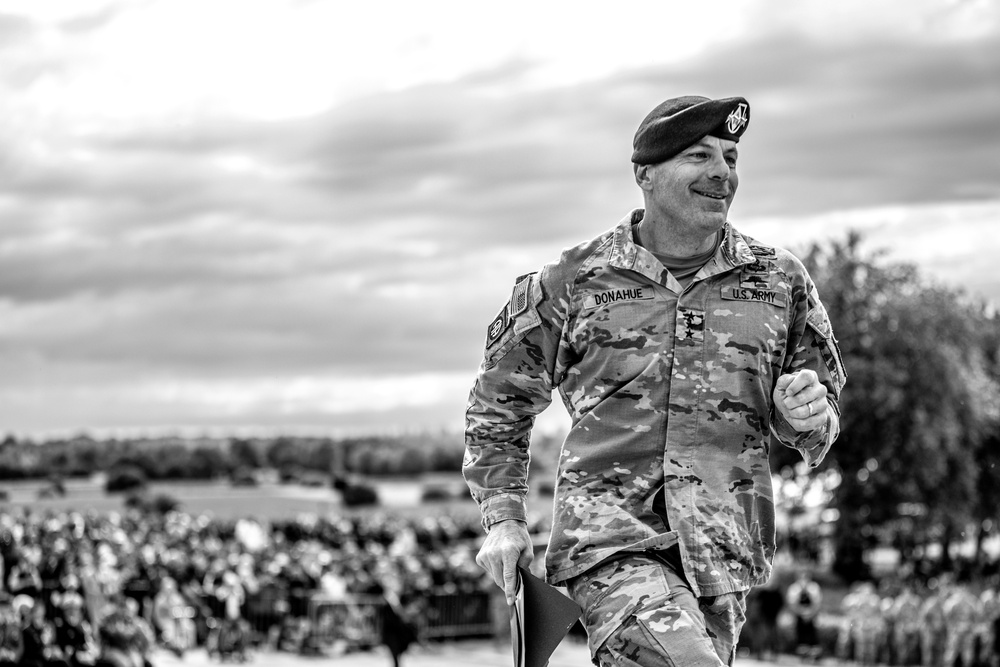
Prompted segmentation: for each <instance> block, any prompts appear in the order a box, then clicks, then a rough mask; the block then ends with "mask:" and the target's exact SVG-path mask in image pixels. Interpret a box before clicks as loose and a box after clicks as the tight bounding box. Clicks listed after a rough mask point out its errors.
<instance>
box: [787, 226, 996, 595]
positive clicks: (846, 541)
mask: <svg viewBox="0 0 1000 667" xmlns="http://www.w3.org/2000/svg"><path fill="white" fill-rule="evenodd" d="M860 243H861V237H860V236H859V235H858V234H856V233H851V234H849V235H848V237H847V239H846V241H844V242H833V243H831V244H830V245H829V246H828V247H819V246H814V247H813V248H812V250H811V251H810V253H809V254H808V255H807V257H806V259H805V263H806V265H807V267H808V268H809V271H810V273H811V275H812V276H813V279H814V280H815V282H816V284H817V287H818V289H819V291H820V295H821V298H822V299H823V302H824V304H825V305H826V307H827V309H828V311H829V313H830V318H831V320H832V322H833V326H834V331H835V333H836V335H837V337H838V339H839V342H840V347H841V351H842V353H843V356H844V361H845V366H846V367H847V371H848V374H849V380H848V384H847V387H846V388H845V390H844V394H843V396H842V397H841V403H840V406H841V411H842V413H843V418H842V421H841V429H842V430H841V435H840V438H839V440H838V441H837V443H836V444H835V445H834V448H833V450H832V451H831V453H830V455H829V457H828V459H827V462H826V463H825V464H824V465H826V466H832V467H835V468H836V469H837V470H838V472H839V473H840V477H841V484H840V485H839V487H837V488H836V489H835V490H834V492H833V500H832V504H833V506H834V507H835V508H836V509H837V510H838V511H839V513H840V520H839V521H838V525H837V530H836V534H835V540H836V545H835V546H836V566H835V567H836V569H837V570H838V572H839V573H840V574H842V575H844V576H845V577H847V578H848V579H856V578H859V577H863V576H865V575H866V574H867V573H866V570H865V566H864V559H863V554H864V551H865V549H866V548H868V547H870V546H871V545H873V544H874V543H875V542H876V541H877V540H878V539H879V537H880V536H884V535H885V533H886V531H888V532H893V531H898V530H899V529H900V527H901V526H904V525H911V526H914V528H913V532H914V534H912V535H908V536H907V538H908V540H909V542H908V543H906V541H905V540H904V543H901V544H902V546H904V547H905V546H907V544H909V546H915V545H917V544H921V543H924V542H926V541H928V540H932V539H933V540H940V541H941V542H942V543H943V544H944V546H945V547H947V545H948V544H949V543H950V542H951V541H952V540H953V539H954V538H955V537H957V536H958V535H960V534H961V532H962V531H963V530H964V529H965V527H966V526H967V525H968V524H969V522H970V521H972V520H973V518H974V516H975V509H976V504H977V501H976V499H977V485H978V484H980V475H979V471H978V462H977V459H976V456H975V454H976V452H977V451H978V450H979V448H980V443H981V442H982V441H983V439H984V438H985V437H986V436H987V434H988V432H989V429H990V423H991V419H990V414H989V412H990V406H994V405H997V404H1000V389H998V382H997V377H996V376H995V375H994V376H992V377H990V376H989V374H988V373H986V372H984V368H986V367H987V366H988V364H987V360H988V359H987V357H988V353H987V340H986V337H985V336H984V331H985V330H986V329H985V328H984V322H986V319H987V318H986V313H985V311H984V310H983V309H982V308H981V307H977V306H975V305H974V304H971V303H970V302H969V300H968V299H966V298H965V297H964V296H963V294H962V293H961V292H959V291H957V290H953V289H948V288H944V287H941V286H936V285H930V284H928V283H927V282H926V281H924V280H923V279H922V278H921V276H920V275H919V274H918V272H917V271H916V269H915V268H914V267H912V266H910V265H906V264H897V263H889V262H886V261H884V257H883V255H881V254H879V253H875V254H868V255H866V254H863V253H862V251H861V248H860ZM783 449H785V448H776V451H775V452H774V463H775V465H776V467H778V468H780V467H781V466H787V465H791V464H792V462H793V461H794V460H795V457H797V455H796V454H795V453H794V452H789V451H779V450H783ZM994 481H995V480H994ZM903 508H911V509H912V508H917V514H921V515H922V519H921V520H920V521H919V522H917V523H916V524H914V522H913V521H912V516H910V517H909V519H911V521H910V522H909V524H907V523H906V519H907V518H908V517H907V515H906V514H905V513H904V512H903V511H902V510H903ZM892 537H896V535H892ZM946 552H947V549H946Z"/></svg>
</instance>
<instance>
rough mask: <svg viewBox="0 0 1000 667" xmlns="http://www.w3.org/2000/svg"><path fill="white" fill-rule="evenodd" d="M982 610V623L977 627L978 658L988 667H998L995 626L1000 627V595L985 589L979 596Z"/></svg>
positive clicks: (998, 658) (999, 663) (990, 589)
mask: <svg viewBox="0 0 1000 667" xmlns="http://www.w3.org/2000/svg"><path fill="white" fill-rule="evenodd" d="M979 603H980V605H982V608H983V616H982V621H981V623H980V627H979V632H978V635H979V638H980V644H979V645H980V647H981V648H982V653H981V655H980V658H981V660H982V663H983V664H984V665H988V667H998V665H1000V656H998V655H997V626H998V625H1000V595H997V592H996V591H995V590H994V589H992V588H986V589H984V590H983V592H982V594H981V595H980V596H979Z"/></svg>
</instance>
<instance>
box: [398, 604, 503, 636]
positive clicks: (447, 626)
mask: <svg viewBox="0 0 1000 667" xmlns="http://www.w3.org/2000/svg"><path fill="white" fill-rule="evenodd" d="M494 632H495V628H494V624H493V614H492V609H491V602H490V596H489V594H487V593H452V594H440V593H439V594H434V595H429V596H428V597H427V612H426V614H424V615H423V616H422V618H420V619H419V625H418V628H417V633H418V634H419V635H420V636H421V637H422V638H424V639H458V638H461V637H486V636H492V635H493V634H494Z"/></svg>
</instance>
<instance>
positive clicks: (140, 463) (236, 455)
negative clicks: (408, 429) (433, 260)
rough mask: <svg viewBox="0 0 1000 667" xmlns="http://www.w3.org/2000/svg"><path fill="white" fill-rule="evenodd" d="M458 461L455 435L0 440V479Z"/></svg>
mask: <svg viewBox="0 0 1000 667" xmlns="http://www.w3.org/2000/svg"><path fill="white" fill-rule="evenodd" d="M461 464H462V442H461V438H460V437H459V436H457V435H452V436H449V435H445V434H439V435H430V434H428V435H414V436H384V437H383V436H378V437H374V436H373V437H363V438H343V439H334V438H322V437H293V436H279V437H274V438H222V439H216V440H186V439H182V438H136V439H128V438H125V439H119V438H109V439H100V440H98V439H93V438H90V437H86V436H78V437H74V438H65V439H51V440H47V441H44V442H38V443H36V442H33V441H31V440H18V439H17V438H15V437H14V436H10V435H8V436H7V437H6V438H5V439H4V440H3V441H0V479H3V480H18V479H40V478H41V479H44V478H52V477H57V478H69V477H86V476H90V475H92V474H94V473H96V472H102V471H113V470H116V469H121V468H130V469H134V470H139V471H141V472H142V474H143V475H144V476H145V477H146V478H147V479H150V480H166V479H176V480H209V479H214V478H218V477H226V476H231V475H234V474H238V473H240V472H246V471H254V470H259V469H263V468H272V469H276V470H278V471H280V472H281V473H282V476H283V477H289V476H290V477H295V476H308V475H310V474H321V475H330V474H353V475H363V476H385V475H414V474H421V473H428V472H454V473H456V474H458V471H459V470H460V468H461Z"/></svg>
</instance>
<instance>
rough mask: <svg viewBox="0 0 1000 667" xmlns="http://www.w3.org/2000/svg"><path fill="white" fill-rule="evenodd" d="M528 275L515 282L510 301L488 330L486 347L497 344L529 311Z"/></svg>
mask: <svg viewBox="0 0 1000 667" xmlns="http://www.w3.org/2000/svg"><path fill="white" fill-rule="evenodd" d="M533 275H534V274H533V273H526V274H525V275H523V276H519V277H518V279H517V280H516V281H515V282H514V291H513V292H511V295H510V301H508V302H507V303H506V304H505V305H504V307H503V308H501V309H500V312H499V313H498V314H497V316H496V317H494V318H493V321H492V322H490V326H489V327H487V329H486V347H490V346H492V345H493V343H495V342H497V341H498V340H499V339H500V337H501V336H503V332H504V331H506V330H507V328H508V327H510V325H511V323H512V322H513V321H514V319H515V318H516V317H517V316H518V315H520V314H521V313H523V312H524V311H526V310H527V309H528V294H529V293H530V292H531V276H533Z"/></svg>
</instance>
